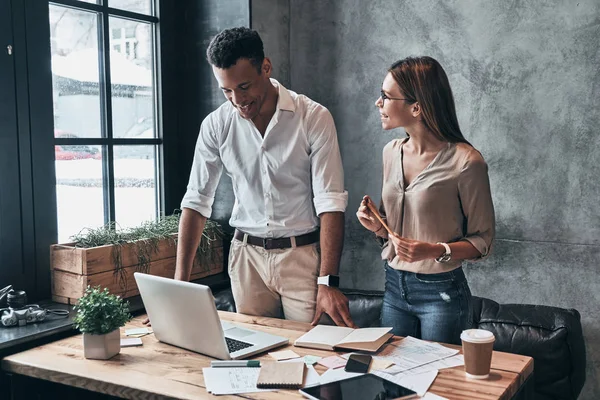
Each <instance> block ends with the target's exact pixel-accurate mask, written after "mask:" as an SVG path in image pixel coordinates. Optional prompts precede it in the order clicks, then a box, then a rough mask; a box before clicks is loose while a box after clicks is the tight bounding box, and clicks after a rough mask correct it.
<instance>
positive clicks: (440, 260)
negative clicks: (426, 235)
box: [435, 242, 452, 263]
mask: <svg viewBox="0 0 600 400" xmlns="http://www.w3.org/2000/svg"><path fill="white" fill-rule="evenodd" d="M436 244H441V245H442V246H444V249H446V252H445V253H444V254H442V255H441V256H439V257H438V258H436V259H435V262H437V263H447V262H448V261H450V259H451V258H452V250H450V246H448V243H443V242H437V243H436Z"/></svg>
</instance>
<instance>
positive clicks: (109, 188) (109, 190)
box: [98, 5, 115, 223]
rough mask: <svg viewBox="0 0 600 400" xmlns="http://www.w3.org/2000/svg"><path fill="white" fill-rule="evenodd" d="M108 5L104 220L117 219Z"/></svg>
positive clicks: (103, 77) (103, 53)
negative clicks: (106, 141) (106, 140)
mask: <svg viewBox="0 0 600 400" xmlns="http://www.w3.org/2000/svg"><path fill="white" fill-rule="evenodd" d="M109 17H110V16H109V14H108V7H107V6H106V5H103V12H102V13H101V18H102V23H101V24H99V26H100V29H101V31H100V32H98V33H99V35H98V37H99V38H101V45H100V46H99V49H100V51H99V53H100V69H99V71H100V93H101V96H102V101H101V102H100V104H101V105H102V106H101V107H102V109H101V112H102V114H101V115H102V116H103V118H102V124H103V125H102V132H103V134H104V136H105V137H106V138H107V139H108V144H107V145H106V154H105V157H103V158H102V161H103V179H102V186H103V198H104V222H105V223H109V222H112V221H115V166H114V148H113V142H112V139H113V123H112V87H111V78H110V26H109Z"/></svg>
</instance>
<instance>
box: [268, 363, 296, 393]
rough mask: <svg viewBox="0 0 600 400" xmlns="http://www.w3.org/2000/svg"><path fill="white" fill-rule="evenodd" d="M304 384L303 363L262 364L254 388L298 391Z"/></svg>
mask: <svg viewBox="0 0 600 400" xmlns="http://www.w3.org/2000/svg"><path fill="white" fill-rule="evenodd" d="M303 382H304V363H303V362H290V363H284V362H276V361H275V362H264V363H262V364H261V367H260V374H259V375H258V381H257V382H256V387H257V388H261V389H300V388H301V387H302V383H303Z"/></svg>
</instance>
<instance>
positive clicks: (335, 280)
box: [329, 275, 340, 287]
mask: <svg viewBox="0 0 600 400" xmlns="http://www.w3.org/2000/svg"><path fill="white" fill-rule="evenodd" d="M329 286H332V287H340V277H339V276H335V275H329Z"/></svg>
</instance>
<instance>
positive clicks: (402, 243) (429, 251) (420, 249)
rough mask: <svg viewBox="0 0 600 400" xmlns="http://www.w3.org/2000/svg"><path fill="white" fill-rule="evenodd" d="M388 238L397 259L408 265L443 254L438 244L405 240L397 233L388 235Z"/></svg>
mask: <svg viewBox="0 0 600 400" xmlns="http://www.w3.org/2000/svg"><path fill="white" fill-rule="evenodd" d="M389 238H390V240H391V241H392V244H393V245H394V250H395V251H396V255H397V256H398V258H400V260H402V261H406V262H409V263H412V262H416V261H422V260H428V259H431V258H436V257H439V256H440V255H442V254H443V253H444V249H443V248H442V245H439V244H433V243H427V242H420V241H418V240H412V239H407V238H404V237H402V236H400V235H398V234H397V233H394V234H393V235H389Z"/></svg>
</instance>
